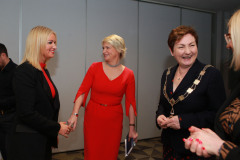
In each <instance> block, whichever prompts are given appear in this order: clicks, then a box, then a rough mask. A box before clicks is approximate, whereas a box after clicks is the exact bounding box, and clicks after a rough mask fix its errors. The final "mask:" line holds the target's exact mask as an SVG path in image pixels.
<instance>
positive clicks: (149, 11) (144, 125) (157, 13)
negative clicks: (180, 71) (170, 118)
mask: <svg viewBox="0 0 240 160" xmlns="http://www.w3.org/2000/svg"><path fill="white" fill-rule="evenodd" d="M179 24H180V9H179V8H174V7H168V6H162V5H156V4H150V3H140V5H139V69H138V70H139V75H138V119H137V120H138V121H137V122H138V132H139V138H140V139H144V138H151V137H156V136H160V134H161V133H160V130H158V129H157V128H156V124H155V112H156V110H157V107H158V103H159V97H160V83H161V76H162V73H163V71H164V70H165V69H166V68H168V67H170V66H172V65H174V64H175V60H174V59H173V58H172V56H171V54H170V51H169V49H168V45H167V39H168V34H169V33H170V31H171V30H172V29H173V28H175V27H177V26H178V25H179Z"/></svg>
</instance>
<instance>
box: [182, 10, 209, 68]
mask: <svg viewBox="0 0 240 160" xmlns="http://www.w3.org/2000/svg"><path fill="white" fill-rule="evenodd" d="M182 25H190V26H192V27H194V29H195V30H196V31H197V34H198V37H199V38H198V59H199V60H200V61H201V62H203V63H206V64H211V47H212V46H211V42H212V14H211V13H204V12H199V11H193V10H188V9H182Z"/></svg>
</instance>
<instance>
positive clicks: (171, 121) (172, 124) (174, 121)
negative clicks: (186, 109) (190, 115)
mask: <svg viewBox="0 0 240 160" xmlns="http://www.w3.org/2000/svg"><path fill="white" fill-rule="evenodd" d="M163 125H166V126H167V127H169V128H172V129H175V130H178V129H180V128H181V127H180V123H179V119H178V116H173V117H171V118H167V121H165V122H164V123H163Z"/></svg>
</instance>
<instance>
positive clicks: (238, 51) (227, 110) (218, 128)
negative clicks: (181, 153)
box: [183, 10, 240, 160]
mask: <svg viewBox="0 0 240 160" xmlns="http://www.w3.org/2000/svg"><path fill="white" fill-rule="evenodd" d="M228 28H229V30H228V33H227V34H225V35H224V36H225V39H226V42H227V46H226V47H227V48H229V49H232V51H233V59H232V64H231V66H232V67H234V69H235V70H239V69H240V10H238V11H236V12H235V13H234V14H233V16H232V17H231V19H230V20H229V22H228ZM239 110H240V82H239V83H238V85H237V86H235V89H234V90H233V91H232V93H231V95H230V97H229V98H228V99H227V100H226V101H225V102H224V104H223V105H222V107H221V108H220V110H219V111H218V113H217V116H216V119H215V132H213V131H212V130H210V129H199V128H197V127H194V126H192V127H191V128H189V131H190V133H191V135H190V137H189V138H188V139H183V140H184V141H185V148H186V149H189V150H190V151H191V152H193V153H196V154H197V155H199V156H204V157H210V156H212V155H216V156H218V157H219V159H221V160H222V159H224V160H225V159H226V160H239V159H240V112H239Z"/></svg>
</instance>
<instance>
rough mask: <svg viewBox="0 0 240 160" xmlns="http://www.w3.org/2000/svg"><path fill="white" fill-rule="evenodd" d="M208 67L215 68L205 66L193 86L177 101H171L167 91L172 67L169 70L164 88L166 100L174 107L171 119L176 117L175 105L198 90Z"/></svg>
mask: <svg viewBox="0 0 240 160" xmlns="http://www.w3.org/2000/svg"><path fill="white" fill-rule="evenodd" d="M208 67H213V66H212V65H205V67H204V68H203V69H202V71H201V72H200V73H199V75H198V77H197V78H196V79H195V80H194V82H193V84H192V86H191V87H189V88H188V89H187V90H186V92H185V93H184V94H183V95H180V96H178V99H177V100H175V99H173V98H171V99H169V97H168V95H167V91H166V89H167V77H168V75H169V74H170V69H171V67H169V68H168V71H167V73H166V80H165V83H164V87H163V95H164V96H165V98H166V99H167V100H168V102H169V103H170V105H171V106H172V109H171V111H170V116H169V117H173V116H174V108H173V106H174V105H175V104H177V103H178V102H179V101H183V100H184V99H185V98H187V97H188V96H189V95H190V94H191V93H192V92H193V91H194V90H195V89H196V87H197V85H198V84H199V83H200V81H201V79H202V77H203V76H204V74H205V72H206V69H207V68H208Z"/></svg>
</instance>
